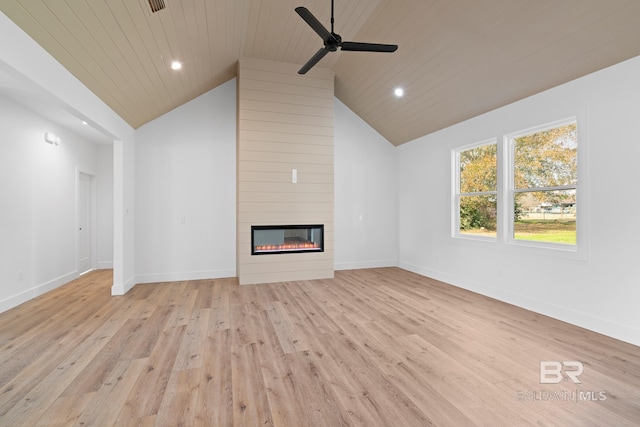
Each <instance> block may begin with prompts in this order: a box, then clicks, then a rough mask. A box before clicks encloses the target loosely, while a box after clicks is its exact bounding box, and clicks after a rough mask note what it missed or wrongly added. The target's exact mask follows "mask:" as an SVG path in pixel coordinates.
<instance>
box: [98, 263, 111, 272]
mask: <svg viewBox="0 0 640 427" xmlns="http://www.w3.org/2000/svg"><path fill="white" fill-rule="evenodd" d="M96 268H97V269H98V270H111V269H113V261H98V264H97V265H96Z"/></svg>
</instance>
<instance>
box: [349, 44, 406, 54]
mask: <svg viewBox="0 0 640 427" xmlns="http://www.w3.org/2000/svg"><path fill="white" fill-rule="evenodd" d="M341 49H342V50H348V51H356V52H395V51H396V50H397V49H398V45H397V44H379V43H360V42H342V45H341Z"/></svg>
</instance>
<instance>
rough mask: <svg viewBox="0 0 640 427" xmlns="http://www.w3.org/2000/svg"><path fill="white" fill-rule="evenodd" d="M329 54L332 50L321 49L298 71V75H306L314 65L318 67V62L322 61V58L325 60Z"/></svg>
mask: <svg viewBox="0 0 640 427" xmlns="http://www.w3.org/2000/svg"><path fill="white" fill-rule="evenodd" d="M329 52H330V50H329V49H327V48H324V47H323V48H322V49H320V50H319V51H317V52H316V54H315V55H313V56H312V57H311V59H310V60H308V61H307V63H306V64H304V65H303V66H302V68H300V69H299V70H298V74H306V73H307V71H309V70H310V69H311V68H312V67H313V66H314V65H316V64H317V63H318V61H320V60H321V59H322V58H324V56H325V55H326V54H327V53H329Z"/></svg>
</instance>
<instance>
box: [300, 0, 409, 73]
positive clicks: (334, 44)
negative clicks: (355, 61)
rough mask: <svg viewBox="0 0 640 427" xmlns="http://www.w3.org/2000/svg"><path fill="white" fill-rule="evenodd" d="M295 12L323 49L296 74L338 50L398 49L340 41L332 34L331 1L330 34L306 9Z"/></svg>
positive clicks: (305, 70) (394, 45)
mask: <svg viewBox="0 0 640 427" xmlns="http://www.w3.org/2000/svg"><path fill="white" fill-rule="evenodd" d="M296 12H298V15H300V17H301V18H302V19H304V21H305V22H306V23H307V24H308V25H309V26H310V27H311V28H312V29H313V30H314V31H315V32H316V33H318V35H319V36H320V37H322V41H323V42H324V47H323V48H321V49H320V50H319V51H317V52H316V54H315V55H313V56H312V57H311V59H310V60H309V61H307V63H306V64H304V65H303V66H302V68H300V70H298V74H305V73H306V72H307V71H309V70H310V69H311V68H312V67H313V66H314V65H316V64H317V63H318V61H320V60H321V59H322V58H324V56H325V55H326V54H327V53H329V52H335V51H336V50H338V48H340V50H347V51H358V52H395V51H396V49H398V45H396V44H379V43H360V42H345V41H342V37H340V36H339V35H338V34H336V33H334V32H333V0H331V32H329V30H327V29H326V28H325V27H324V25H322V24H321V23H320V21H318V20H317V19H316V17H315V16H313V14H312V13H311V12H309V10H308V9H307V8H306V7H302V6H299V7H296Z"/></svg>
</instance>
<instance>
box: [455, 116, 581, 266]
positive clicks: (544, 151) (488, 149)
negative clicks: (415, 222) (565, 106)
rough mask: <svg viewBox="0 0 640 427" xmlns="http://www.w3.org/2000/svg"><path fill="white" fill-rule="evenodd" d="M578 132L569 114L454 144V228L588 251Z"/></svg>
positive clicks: (468, 234) (470, 234) (463, 233)
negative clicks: (582, 225)
mask: <svg viewBox="0 0 640 427" xmlns="http://www.w3.org/2000/svg"><path fill="white" fill-rule="evenodd" d="M578 133H579V132H578V126H577V119H575V118H572V119H567V120H563V121H558V122H555V123H550V124H547V125H543V126H539V127H536V128H532V129H529V130H525V131H520V132H517V133H513V134H509V135H505V136H504V137H503V139H502V140H503V142H502V145H499V144H498V143H497V142H496V141H497V140H495V139H492V140H489V141H484V142H480V143H477V144H473V145H468V146H465V147H461V148H459V149H456V150H453V151H452V167H453V177H452V178H453V183H454V185H453V194H452V208H453V211H452V228H453V229H452V235H453V236H454V237H464V238H473V239H479V240H493V241H496V242H501V243H511V244H521V245H527V246H536V247H538V248H550V249H565V250H569V251H570V252H576V253H578V254H579V255H578V256H583V255H584V254H585V252H584V250H585V249H584V246H582V248H581V249H578V246H577V243H578V236H579V233H578V226H577V225H578V200H577V198H578V194H582V193H580V192H579V191H578ZM581 156H584V153H583V154H581ZM580 197H581V198H583V196H580ZM581 203H584V201H582V202H581ZM585 215H586V212H583V213H582V214H581V218H582V219H581V221H583V220H584V218H585ZM581 236H582V237H581V239H586V236H584V235H581Z"/></svg>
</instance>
